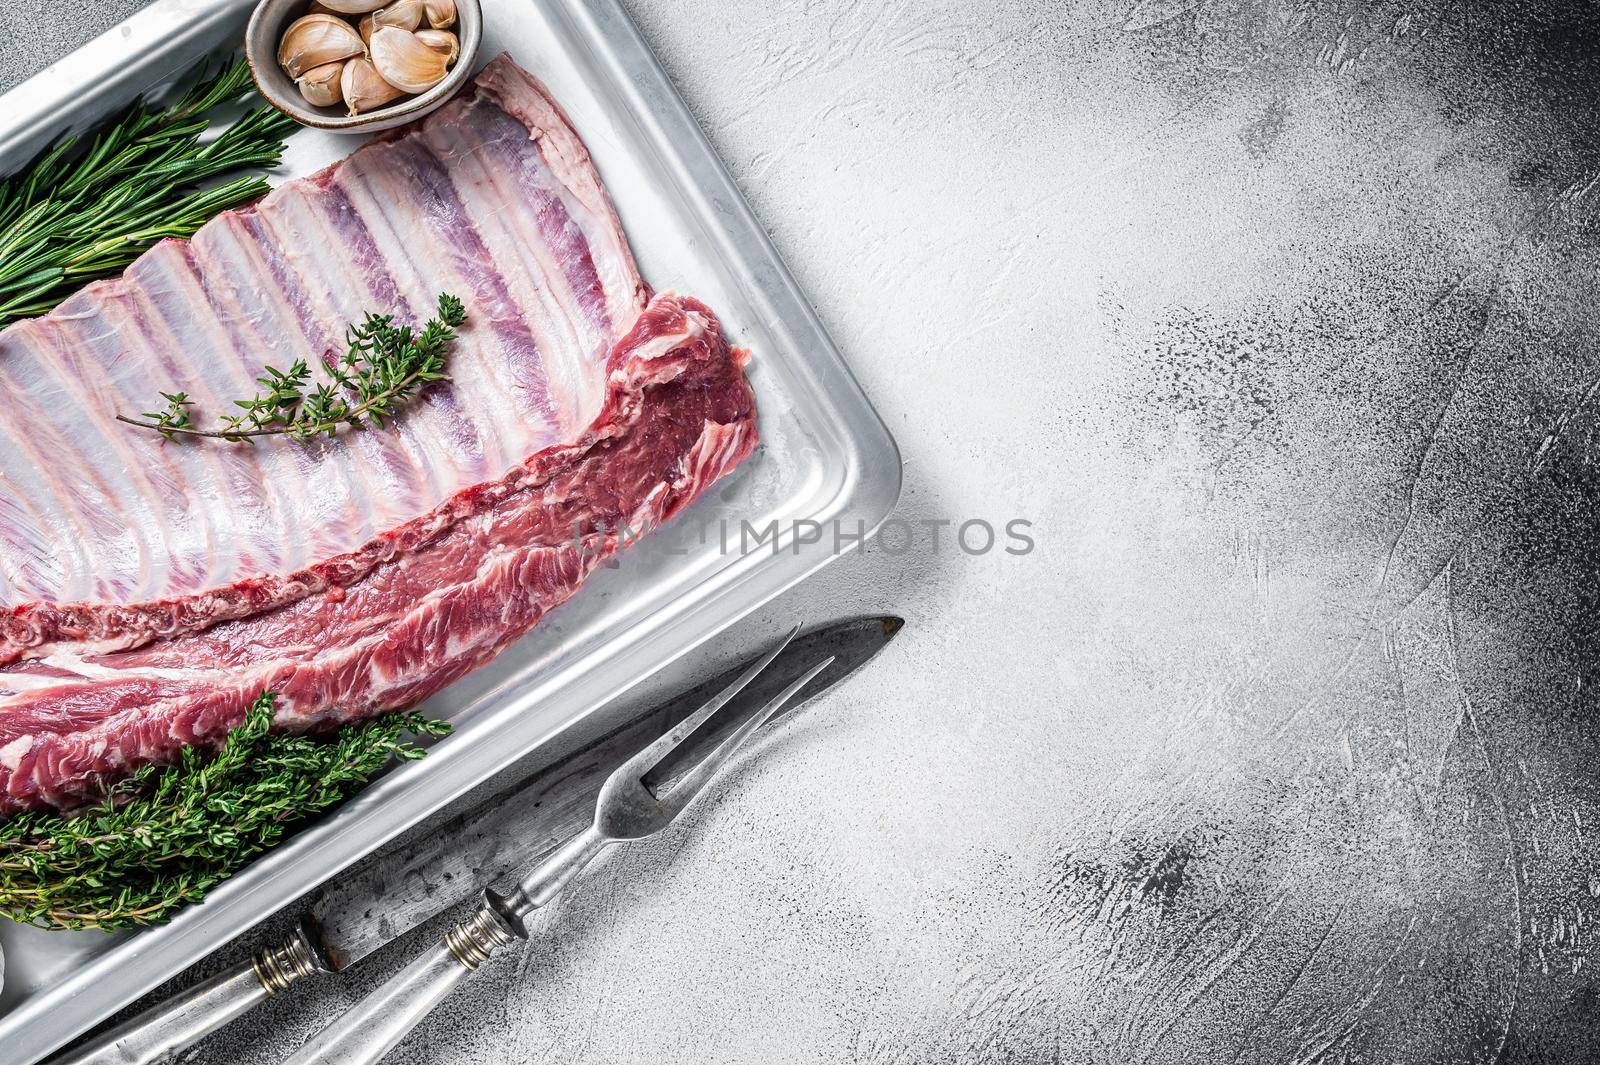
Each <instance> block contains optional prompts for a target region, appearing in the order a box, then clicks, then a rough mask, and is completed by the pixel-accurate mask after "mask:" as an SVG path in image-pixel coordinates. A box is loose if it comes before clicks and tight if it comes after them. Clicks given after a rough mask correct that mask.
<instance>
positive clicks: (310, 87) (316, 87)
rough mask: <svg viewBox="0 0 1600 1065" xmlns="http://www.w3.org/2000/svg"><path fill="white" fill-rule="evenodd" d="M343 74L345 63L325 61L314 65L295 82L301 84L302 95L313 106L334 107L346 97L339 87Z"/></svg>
mask: <svg viewBox="0 0 1600 1065" xmlns="http://www.w3.org/2000/svg"><path fill="white" fill-rule="evenodd" d="M343 76H344V63H342V62H340V63H324V64H322V66H320V67H312V68H311V69H310V70H308V71H306V72H305V73H304V74H302V75H300V76H299V77H298V78H296V79H294V83H295V84H296V85H298V86H300V95H301V96H304V97H305V98H306V103H308V104H310V105H311V106H312V107H332V106H333V105H334V104H336V103H338V102H339V101H340V100H342V99H343V98H344V91H343V90H342V89H340V88H339V80H340V78H342V77H343Z"/></svg>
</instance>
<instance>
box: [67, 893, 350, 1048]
mask: <svg viewBox="0 0 1600 1065" xmlns="http://www.w3.org/2000/svg"><path fill="white" fill-rule="evenodd" d="M330 971H331V969H330V968H329V967H328V965H327V963H326V960H325V959H324V958H323V957H322V956H321V954H320V953H319V952H318V950H317V947H316V940H315V939H314V938H313V937H312V936H311V934H310V932H309V931H308V929H307V928H306V926H305V923H304V922H302V923H301V924H299V925H297V926H296V927H295V930H294V933H293V934H292V935H290V937H289V938H288V939H287V940H286V941H285V942H283V943H282V944H280V945H278V946H276V947H269V948H267V949H266V950H263V951H262V952H261V953H259V954H257V955H255V956H254V957H253V958H250V959H249V960H248V961H245V962H241V963H240V964H238V965H236V966H234V967H233V968H232V969H228V970H226V971H224V972H220V973H218V974H217V975H216V976H213V977H212V978H211V979H209V980H207V981H205V982H204V983H201V984H197V985H196V986H194V987H192V988H190V989H189V990H187V991H185V992H183V993H182V994H181V995H174V996H173V997H172V998H169V999H167V1000H166V1001H165V1002H162V1003H159V1004H157V1005H155V1006H152V1007H151V1008H150V1009H147V1010H145V1011H144V1012H143V1013H141V1014H139V1015H138V1016H137V1017H134V1018H133V1019H132V1020H129V1021H124V1022H123V1023H122V1024H119V1025H117V1026H116V1027H115V1028H113V1029H111V1030H110V1031H108V1032H105V1033H103V1034H102V1035H99V1036H97V1037H96V1038H94V1039H91V1040H90V1041H89V1042H87V1043H84V1044H83V1045H82V1046H80V1047H77V1048H76V1049H74V1050H71V1051H68V1052H67V1053H65V1054H62V1055H61V1056H60V1057H57V1058H53V1059H51V1061H50V1063H49V1065H151V1063H152V1062H156V1061H159V1060H160V1059H161V1058H163V1057H165V1056H166V1055H167V1054H171V1053H173V1052H174V1051H178V1050H182V1049H184V1048H185V1047H187V1046H191V1045H192V1044H194V1043H198V1042H199V1041H200V1040H201V1039H203V1038H204V1037H205V1036H208V1035H210V1034H211V1033H212V1032H214V1031H216V1030H217V1029H218V1028H221V1027H223V1026H224V1025H226V1024H228V1023H230V1022H231V1021H233V1020H235V1019H237V1018H238V1017H240V1016H241V1015H243V1014H244V1013H246V1012H248V1011H249V1010H251V1009H252V1008H254V1007H256V1006H258V1005H260V1004H261V1003H263V1002H265V1001H266V1000H267V999H269V998H271V997H272V996H274V995H276V994H279V993H280V992H282V991H284V990H286V989H287V988H288V987H289V985H290V984H293V983H295V982H296V981H298V980H301V979H303V978H305V977H308V976H314V975H316V974H317V973H323V972H330Z"/></svg>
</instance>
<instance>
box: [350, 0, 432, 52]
mask: <svg viewBox="0 0 1600 1065" xmlns="http://www.w3.org/2000/svg"><path fill="white" fill-rule="evenodd" d="M421 24H422V0H394V3H392V4H390V5H389V6H388V7H383V8H379V9H378V10H376V11H373V12H371V13H370V14H366V15H362V16H361V39H362V40H363V41H366V42H367V43H368V44H371V43H372V31H373V30H375V29H377V28H378V27H379V26H393V27H394V28H395V29H397V30H414V29H416V28H417V27H418V26H419V25H421Z"/></svg>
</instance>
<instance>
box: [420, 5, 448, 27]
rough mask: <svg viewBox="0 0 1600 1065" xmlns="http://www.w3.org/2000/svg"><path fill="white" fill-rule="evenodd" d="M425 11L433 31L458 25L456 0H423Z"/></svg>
mask: <svg viewBox="0 0 1600 1065" xmlns="http://www.w3.org/2000/svg"><path fill="white" fill-rule="evenodd" d="M422 7H423V11H424V12H425V13H426V14H427V16H428V26H429V27H430V28H432V29H436V30H443V29H448V28H449V27H451V26H454V25H455V24H456V0H422Z"/></svg>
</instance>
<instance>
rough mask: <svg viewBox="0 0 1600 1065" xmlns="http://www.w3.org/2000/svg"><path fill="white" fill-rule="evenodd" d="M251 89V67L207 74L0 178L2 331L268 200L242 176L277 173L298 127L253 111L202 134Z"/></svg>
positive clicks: (237, 64)
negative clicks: (159, 247)
mask: <svg viewBox="0 0 1600 1065" xmlns="http://www.w3.org/2000/svg"><path fill="white" fill-rule="evenodd" d="M250 92H252V86H251V82H250V68H249V66H248V65H247V64H246V63H245V62H244V60H243V59H235V60H231V61H229V62H227V63H226V64H225V65H223V66H222V67H220V68H219V69H217V70H216V71H215V72H207V71H206V70H205V69H204V68H202V69H201V72H200V75H199V78H198V80H197V81H196V83H195V84H194V85H193V87H192V88H190V89H189V90H188V91H187V92H185V93H184V94H183V95H182V96H180V97H179V98H178V99H177V100H176V101H174V102H173V103H171V104H170V105H161V104H152V103H149V102H147V101H145V100H144V99H138V100H135V101H134V102H133V103H132V104H130V105H129V106H128V107H126V108H124V109H123V110H122V111H121V112H120V113H118V114H116V115H114V116H113V117H111V118H110V119H107V120H105V121H104V122H101V123H99V124H98V125H96V126H95V127H94V128H92V129H91V130H89V131H87V132H85V133H82V134H79V135H76V136H69V137H64V138H62V139H60V140H58V141H56V142H55V143H54V144H52V145H51V146H49V147H48V148H46V149H45V150H44V151H43V152H41V153H40V154H39V155H38V156H36V157H35V158H34V159H33V161H32V162H30V163H29V164H28V165H27V166H25V167H23V168H22V169H21V170H20V171H18V172H17V173H15V174H13V175H11V176H10V177H8V178H6V179H4V180H3V181H0V328H4V327H5V326H7V325H10V324H11V323H12V322H14V321H17V320H19V319H22V318H30V317H33V316H35V315H39V314H44V313H46V312H47V311H49V310H50V309H51V308H53V307H54V306H55V305H56V304H57V303H59V302H60V301H61V300H62V299H64V298H66V297H67V296H68V295H69V294H71V293H72V292H73V291H74V290H76V289H77V288H79V287H80V286H82V285H84V284H86V283H88V282H90V281H94V280H97V279H99V278H103V277H110V276H112V275H115V274H117V273H119V272H121V270H122V269H123V268H124V267H126V266H127V265H128V264H129V263H131V262H133V260H134V259H136V258H138V257H139V256H140V255H141V254H143V253H144V252H145V251H146V250H148V249H149V248H150V247H151V246H152V245H154V244H155V243H156V242H158V241H160V240H163V239H165V238H167V237H189V236H192V235H193V234H194V231H195V230H197V229H199V228H200V227H201V226H202V225H204V224H205V223H206V222H207V221H209V220H210V219H211V218H213V217H214V216H216V215H217V214H219V213H221V212H222V211H225V210H227V209H228V208H230V207H235V206H238V205H239V204H241V203H246V202H248V201H250V200H253V199H256V198H257V197H260V196H263V195H265V194H266V193H267V192H268V191H269V189H270V186H269V185H268V184H267V182H266V180H265V179H264V178H262V177H260V176H258V175H242V174H238V172H239V171H241V170H246V169H249V168H254V167H270V166H275V165H277V163H278V161H279V159H280V158H281V157H282V155H283V149H284V137H285V136H286V135H287V134H288V132H289V131H290V130H291V129H293V128H294V122H293V120H292V119H289V118H288V117H287V116H285V115H281V114H279V113H278V112H277V111H275V110H273V109H272V108H270V107H264V106H263V107H255V108H252V109H250V110H248V111H246V112H245V113H244V114H243V115H242V116H240V117H239V118H238V119H237V120H235V121H234V122H233V123H232V124H231V125H229V126H227V127H226V128H225V129H223V130H222V131H221V132H220V133H219V134H217V135H216V136H215V137H212V138H210V139H205V136H204V135H205V134H206V132H207V131H208V129H209V128H210V126H211V125H212V122H213V119H214V118H215V117H216V115H215V114H214V113H215V112H216V111H217V110H218V109H220V108H223V107H225V106H227V105H230V104H234V103H236V102H238V101H240V100H241V99H243V98H244V97H245V96H246V95H247V94H248V93H250ZM230 175H232V176H230ZM223 178H226V180H221V181H220V183H217V184H206V183H209V182H212V181H214V180H216V179H223Z"/></svg>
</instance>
